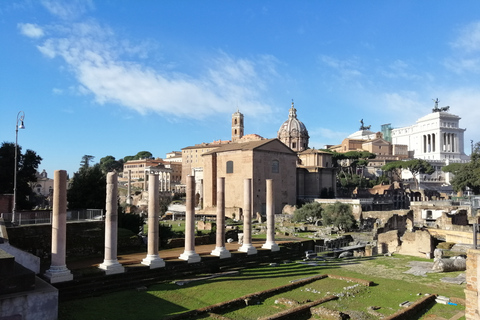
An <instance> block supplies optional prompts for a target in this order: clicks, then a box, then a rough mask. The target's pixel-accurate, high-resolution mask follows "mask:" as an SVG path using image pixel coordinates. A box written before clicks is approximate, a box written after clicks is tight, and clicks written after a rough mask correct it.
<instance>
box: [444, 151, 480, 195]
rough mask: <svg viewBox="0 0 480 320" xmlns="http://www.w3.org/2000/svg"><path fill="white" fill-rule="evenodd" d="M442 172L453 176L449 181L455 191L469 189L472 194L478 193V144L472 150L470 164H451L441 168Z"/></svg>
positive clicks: (479, 181)
mask: <svg viewBox="0 0 480 320" xmlns="http://www.w3.org/2000/svg"><path fill="white" fill-rule="evenodd" d="M442 171H444V172H451V173H453V174H454V175H455V176H454V177H453V178H452V180H451V184H452V187H453V189H454V190H455V191H457V192H458V191H465V190H466V189H467V188H470V189H471V190H472V192H473V193H474V194H479V193H480V142H477V143H476V144H475V146H474V148H473V150H472V154H471V156H470V162H468V163H452V164H449V165H447V166H445V167H443V168H442Z"/></svg>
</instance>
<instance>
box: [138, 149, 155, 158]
mask: <svg viewBox="0 0 480 320" xmlns="http://www.w3.org/2000/svg"><path fill="white" fill-rule="evenodd" d="M140 159H153V155H152V153H151V152H150V151H140V152H138V153H137V155H136V156H135V160H140Z"/></svg>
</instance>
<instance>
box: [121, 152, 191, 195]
mask: <svg viewBox="0 0 480 320" xmlns="http://www.w3.org/2000/svg"><path fill="white" fill-rule="evenodd" d="M150 168H154V169H155V171H157V172H158V179H159V181H160V191H174V190H176V187H177V186H178V185H179V184H180V181H181V178H182V163H181V162H180V161H165V160H163V159H161V158H156V159H140V160H130V161H127V162H126V163H125V164H124V165H123V175H122V177H121V178H119V179H118V180H119V181H121V182H126V181H128V172H129V171H130V179H131V180H132V184H133V185H134V186H136V187H139V188H142V189H145V182H146V181H147V179H148V178H147V171H148V169H150Z"/></svg>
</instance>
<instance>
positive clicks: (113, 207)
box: [98, 172, 125, 275]
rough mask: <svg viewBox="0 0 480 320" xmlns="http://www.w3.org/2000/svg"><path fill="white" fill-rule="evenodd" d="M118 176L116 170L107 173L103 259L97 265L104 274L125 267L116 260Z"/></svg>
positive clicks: (123, 270)
mask: <svg viewBox="0 0 480 320" xmlns="http://www.w3.org/2000/svg"><path fill="white" fill-rule="evenodd" d="M117 181H118V177H117V173H116V172H109V173H108V174H107V199H106V203H105V207H106V209H107V212H106V217H105V259H104V260H103V263H102V264H101V265H99V266H98V267H99V268H100V269H103V270H105V274H107V275H109V274H115V273H123V272H125V268H124V267H123V266H122V265H121V264H120V263H119V262H118V260H117V235H118V232H117V230H118V204H117V196H118V183H117Z"/></svg>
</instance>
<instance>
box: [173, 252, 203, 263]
mask: <svg viewBox="0 0 480 320" xmlns="http://www.w3.org/2000/svg"><path fill="white" fill-rule="evenodd" d="M178 259H180V260H185V261H187V262H188V263H195V262H200V260H202V259H201V258H200V256H199V255H198V253H196V252H195V251H185V252H184V253H182V254H181V255H180V257H178Z"/></svg>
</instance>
